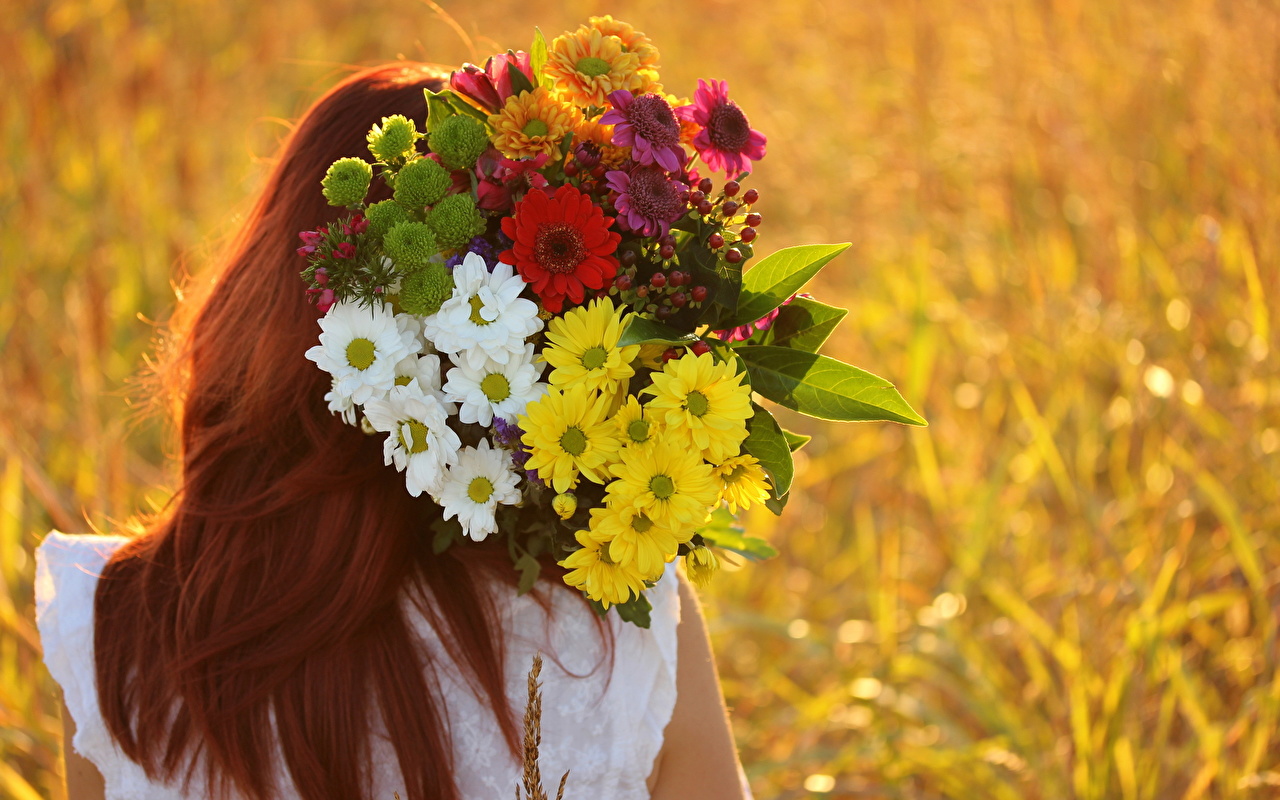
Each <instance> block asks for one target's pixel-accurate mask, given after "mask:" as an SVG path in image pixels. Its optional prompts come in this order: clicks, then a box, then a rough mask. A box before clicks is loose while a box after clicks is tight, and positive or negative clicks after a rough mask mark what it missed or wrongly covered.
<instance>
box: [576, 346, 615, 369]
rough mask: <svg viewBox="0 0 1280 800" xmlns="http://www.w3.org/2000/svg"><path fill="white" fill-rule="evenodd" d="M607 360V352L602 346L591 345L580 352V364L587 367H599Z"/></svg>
mask: <svg viewBox="0 0 1280 800" xmlns="http://www.w3.org/2000/svg"><path fill="white" fill-rule="evenodd" d="M608 360H609V352H608V351H607V350H605V349H604V348H603V347H599V346H596V347H592V348H591V349H590V350H587V351H586V352H584V353H583V354H582V366H584V367H586V368H587V369H600V368H601V367H603V366H604V362H606V361H608Z"/></svg>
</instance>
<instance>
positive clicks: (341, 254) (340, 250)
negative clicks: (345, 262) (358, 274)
mask: <svg viewBox="0 0 1280 800" xmlns="http://www.w3.org/2000/svg"><path fill="white" fill-rule="evenodd" d="M355 255H356V246H355V245H354V244H352V243H351V242H340V243H339V244H338V246H337V247H335V248H333V257H334V258H355Z"/></svg>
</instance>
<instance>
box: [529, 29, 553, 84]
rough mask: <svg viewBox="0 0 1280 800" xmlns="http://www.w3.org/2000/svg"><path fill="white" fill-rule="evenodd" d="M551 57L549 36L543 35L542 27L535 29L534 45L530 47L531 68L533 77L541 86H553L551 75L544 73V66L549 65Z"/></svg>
mask: <svg viewBox="0 0 1280 800" xmlns="http://www.w3.org/2000/svg"><path fill="white" fill-rule="evenodd" d="M549 57H550V55H549V53H548V50H547V37H545V36H543V35H542V29H541V28H534V29H533V46H532V47H530V48H529V70H530V71H531V72H532V73H533V79H534V80H535V81H537V82H538V85H539V86H545V87H546V88H548V89H550V88H551V84H552V81H551V76H550V75H546V74H543V73H544V69H543V68H544V67H546V65H547V59H548V58H549Z"/></svg>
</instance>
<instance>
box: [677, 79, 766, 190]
mask: <svg viewBox="0 0 1280 800" xmlns="http://www.w3.org/2000/svg"><path fill="white" fill-rule="evenodd" d="M675 113H676V114H678V115H679V116H680V118H681V119H686V120H692V121H693V122H696V123H698V124H699V125H701V126H702V130H701V131H698V135H697V136H695V137H694V139H693V147H694V149H695V150H697V151H698V155H699V156H701V157H702V160H703V161H704V162H706V165H707V167H708V168H710V169H712V170H713V171H715V172H723V173H725V174H727V175H737V174H738V173H740V172H750V171H751V162H752V161H759V160H760V159H762V158H764V146H765V142H766V139H765V136H764V134H763V133H761V132H760V131H758V130H755V129H754V128H752V127H751V123H750V122H748V121H747V115H746V114H744V113H742V109H741V108H738V104H737V103H735V102H733V101H732V100H730V99H729V84H728V82H726V81H704V80H699V81H698V91H697V92H695V93H694V95H693V105H691V106H681V107H680V108H677V109H676V110H675Z"/></svg>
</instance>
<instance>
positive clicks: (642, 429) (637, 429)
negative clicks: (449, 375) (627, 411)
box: [627, 419, 649, 442]
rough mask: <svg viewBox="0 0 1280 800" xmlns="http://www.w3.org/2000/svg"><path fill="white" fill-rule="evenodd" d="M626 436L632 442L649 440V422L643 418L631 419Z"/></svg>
mask: <svg viewBox="0 0 1280 800" xmlns="http://www.w3.org/2000/svg"><path fill="white" fill-rule="evenodd" d="M627 438H629V439H631V441H633V442H647V441H649V423H648V421H647V420H643V419H633V420H631V424H630V425H628V426H627Z"/></svg>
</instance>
